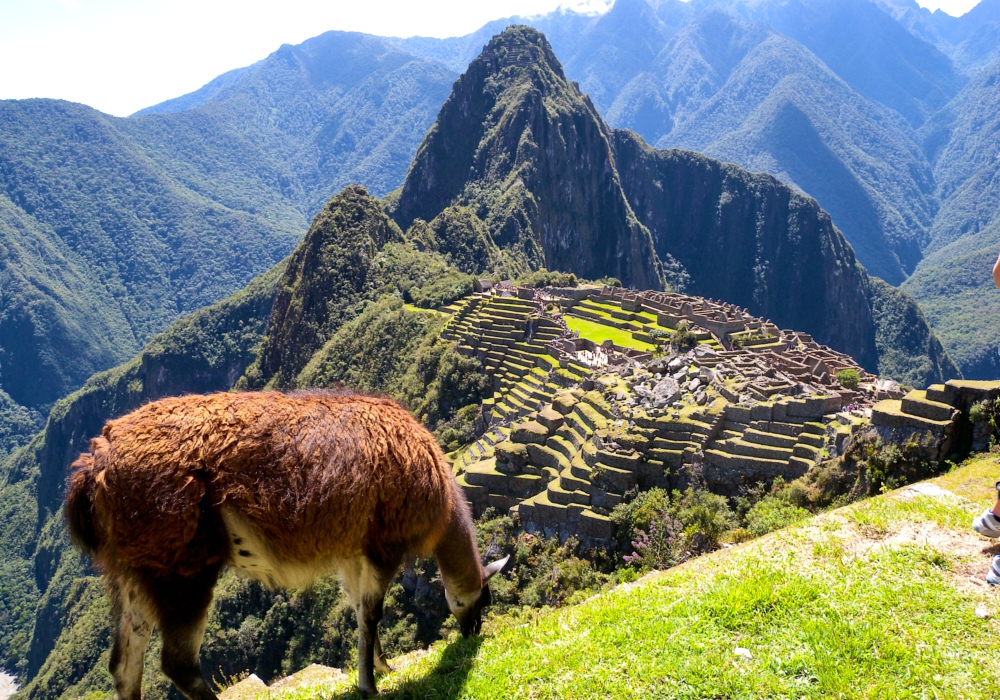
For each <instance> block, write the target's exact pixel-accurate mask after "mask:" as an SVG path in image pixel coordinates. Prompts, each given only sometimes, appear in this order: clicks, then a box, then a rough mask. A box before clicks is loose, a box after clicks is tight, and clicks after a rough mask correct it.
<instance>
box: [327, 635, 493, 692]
mask: <svg viewBox="0 0 1000 700" xmlns="http://www.w3.org/2000/svg"><path fill="white" fill-rule="evenodd" d="M483 639H484V638H483V637H482V636H476V637H470V638H468V639H459V640H457V641H455V642H452V643H451V644H449V645H448V646H447V647H446V648H445V650H444V653H442V654H441V658H440V660H439V661H438V663H437V666H435V667H434V668H433V669H432V670H431V671H430V672H428V673H426V674H424V675H422V676H420V677H419V678H413V679H410V680H407V681H404V682H403V683H401V684H399V685H398V686H397V687H396V688H394V689H392V690H388V689H385V690H382V689H380V695H379V697H381V698H395V699H397V700H403V699H410V698H412V699H414V700H416V699H418V698H419V699H420V700H423V699H425V698H426V699H427V700H451V699H452V698H457V697H458V696H459V695H460V694H461V693H462V689H463V688H464V687H465V682H466V680H467V679H468V676H469V671H471V670H472V666H473V663H474V662H475V658H476V654H478V653H479V647H480V646H481V645H482V643H483ZM380 685H381V683H380ZM363 697H365V696H363V695H362V694H361V693H360V692H358V690H357V686H354V687H352V689H351V691H350V692H344V693H338V694H336V695H331V696H330V700H354V699H355V698H363Z"/></svg>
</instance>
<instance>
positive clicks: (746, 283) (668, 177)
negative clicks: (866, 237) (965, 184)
mask: <svg viewBox="0 0 1000 700" xmlns="http://www.w3.org/2000/svg"><path fill="white" fill-rule="evenodd" d="M615 151H616V155H617V161H618V167H619V172H620V173H621V178H622V185H623V186H624V189H625V192H626V194H627V196H628V199H629V202H630V203H631V204H632V208H633V210H634V211H635V212H636V215H637V216H638V217H639V218H640V220H641V221H642V222H643V223H645V224H646V225H647V226H648V227H649V229H650V231H651V232H652V235H653V240H654V243H655V246H656V252H657V254H659V255H661V256H666V255H668V254H669V255H672V256H673V257H674V258H676V259H677V260H678V261H679V262H680V263H681V264H682V265H683V266H684V268H685V269H686V271H687V273H688V274H689V275H690V277H691V282H690V287H689V289H690V291H691V292H692V293H694V294H699V295H702V296H706V297H711V298H716V299H725V300H727V301H731V302H735V303H738V304H741V305H743V306H745V307H746V308H748V309H749V310H750V311H751V312H752V313H754V314H757V315H760V316H764V317H768V318H771V319H772V320H774V322H775V323H777V324H779V325H780V326H782V327H788V328H796V329H802V330H804V331H806V332H808V333H810V334H812V335H813V336H814V337H815V338H816V340H818V341H819V342H821V343H825V344H827V345H830V346H831V347H834V348H836V349H838V350H840V351H841V352H846V353H849V354H851V355H853V356H854V358H855V359H857V360H858V362H860V363H861V364H862V365H863V366H865V367H868V368H871V369H874V368H875V367H876V366H877V362H878V360H877V354H876V348H875V328H874V323H873V320H872V315H871V310H870V308H869V305H868V298H867V289H866V288H867V283H868V279H867V274H866V273H865V272H864V269H863V268H862V267H861V266H860V265H859V264H858V263H857V261H856V260H855V258H854V251H853V250H851V247H850V246H849V245H848V244H847V241H845V240H844V237H843V236H842V235H841V234H840V232H839V231H837V230H836V229H835V228H834V226H833V224H832V223H831V221H830V217H829V216H828V215H827V214H826V213H825V212H824V211H823V210H822V209H820V208H819V205H818V204H816V202H815V201H814V200H812V199H808V198H806V197H803V196H801V195H798V194H796V193H794V192H793V191H792V190H791V189H790V188H788V187H787V186H785V185H783V184H781V183H780V182H779V181H777V180H776V179H775V178H773V177H770V176H768V175H753V174H751V173H748V172H746V171H745V170H742V169H741V168H738V167H736V166H733V165H728V164H724V163H720V162H718V161H715V160H711V159H709V158H706V157H704V156H701V155H698V154H696V153H690V152H687V151H677V150H669V151H657V150H654V149H652V148H650V147H649V146H648V145H646V144H645V143H644V142H643V141H642V140H641V139H640V138H639V137H638V136H636V135H635V134H633V133H632V132H630V131H620V130H619V131H615Z"/></svg>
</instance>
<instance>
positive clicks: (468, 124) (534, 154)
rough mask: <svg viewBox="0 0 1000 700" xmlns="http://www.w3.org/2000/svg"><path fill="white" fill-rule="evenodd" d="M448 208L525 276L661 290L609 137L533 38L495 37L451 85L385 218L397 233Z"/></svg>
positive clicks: (519, 33) (523, 31)
mask: <svg viewBox="0 0 1000 700" xmlns="http://www.w3.org/2000/svg"><path fill="white" fill-rule="evenodd" d="M456 204H457V205H463V206H468V207H470V208H471V209H473V211H475V212H476V214H477V216H479V218H481V219H482V220H483V221H485V222H486V224H487V226H488V227H489V230H490V234H491V236H492V238H493V240H494V241H495V242H496V244H497V245H498V246H499V247H500V248H501V249H503V250H506V251H509V252H510V255H511V257H512V259H513V260H514V261H516V262H518V263H520V265H521V266H522V267H523V271H526V270H527V269H532V268H541V267H547V268H549V269H558V270H565V271H567V272H575V273H577V274H578V275H580V276H583V277H588V278H598V277H603V276H605V275H613V276H615V277H618V278H620V279H621V280H622V281H623V282H624V283H626V284H630V285H634V286H636V287H641V288H655V289H659V288H662V286H663V284H664V280H663V277H662V273H661V270H660V268H659V265H658V264H657V261H656V257H655V256H654V255H653V251H652V241H651V239H650V237H649V232H648V231H647V230H646V229H645V227H643V226H642V225H641V224H640V223H639V222H638V221H637V220H636V219H635V216H634V215H633V214H632V211H631V210H630V208H629V205H628V202H626V201H625V197H624V196H623V194H622V192H621V185H620V182H619V180H618V174H617V172H616V170H615V165H614V159H613V155H612V151H611V144H610V133H609V131H608V129H607V127H606V126H605V125H604V123H603V121H601V118H600V117H599V115H598V114H597V111H596V110H595V108H594V106H593V104H592V103H591V102H590V100H589V99H588V98H586V97H585V96H584V95H582V94H581V93H580V91H579V90H578V89H577V88H576V87H575V86H574V85H572V84H570V83H569V82H568V81H567V80H566V78H565V76H564V74H563V71H562V67H561V66H560V65H559V62H558V61H557V60H556V58H555V55H554V54H553V53H552V49H551V47H550V46H549V44H548V41H546V39H545V37H544V36H542V35H541V34H540V33H539V32H537V31H536V30H534V29H531V28H528V27H512V28H510V29H508V30H506V31H505V32H504V33H502V34H500V35H498V36H496V37H494V38H493V40H491V41H490V43H489V44H488V45H487V46H486V48H485V49H484V50H483V53H482V54H480V56H479V57H478V58H477V59H476V60H474V61H473V62H472V63H471V64H470V65H469V68H468V70H467V71H466V72H465V73H464V74H463V75H462V77H461V78H459V80H458V81H457V82H456V83H455V87H454V89H453V91H452V94H451V96H450V97H449V98H448V100H447V101H446V102H445V104H444V106H443V107H442V108H441V112H440V113H439V115H438V119H437V121H436V122H435V124H434V126H433V127H431V130H430V131H429V132H428V134H427V136H426V137H425V139H424V141H423V143H422V144H421V145H420V148H419V150H418V151H417V155H416V158H415V159H414V162H413V164H412V165H411V166H410V171H409V173H408V174H407V177H406V181H405V183H404V184H403V189H402V191H401V192H400V195H399V198H398V199H397V200H396V201H395V202H394V205H393V207H392V209H391V213H392V215H393V218H394V219H395V220H396V221H397V222H398V223H399V224H400V225H401V226H403V227H404V228H406V227H409V226H410V225H411V224H412V223H413V221H414V220H415V219H417V218H421V219H423V220H425V221H430V220H432V219H434V217H436V216H437V215H438V214H439V213H440V212H441V211H442V210H443V209H444V208H446V207H448V206H450V205H456Z"/></svg>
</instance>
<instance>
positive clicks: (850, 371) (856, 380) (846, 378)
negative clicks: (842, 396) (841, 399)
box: [837, 367, 861, 389]
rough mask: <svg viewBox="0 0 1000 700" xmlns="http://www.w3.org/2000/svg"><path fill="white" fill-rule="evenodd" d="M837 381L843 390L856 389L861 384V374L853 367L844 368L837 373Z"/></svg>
mask: <svg viewBox="0 0 1000 700" xmlns="http://www.w3.org/2000/svg"><path fill="white" fill-rule="evenodd" d="M837 381H838V382H840V385H841V386H842V387H844V388H845V389H857V388H858V385H859V384H861V374H860V373H859V372H858V370H856V369H854V368H853V367H846V368H844V369H842V370H840V371H839V372H837Z"/></svg>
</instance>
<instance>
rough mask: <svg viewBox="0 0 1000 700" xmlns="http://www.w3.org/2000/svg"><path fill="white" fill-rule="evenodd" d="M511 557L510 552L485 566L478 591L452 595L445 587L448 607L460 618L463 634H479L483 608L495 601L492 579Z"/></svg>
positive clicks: (457, 618)
mask: <svg viewBox="0 0 1000 700" xmlns="http://www.w3.org/2000/svg"><path fill="white" fill-rule="evenodd" d="M508 559H510V555H509V554H508V555H507V556H505V557H504V558H503V559H497V560H496V561H495V562H493V563H491V564H487V565H486V566H484V567H483V585H482V587H481V588H480V589H479V590H478V591H470V592H469V593H467V594H458V595H452V593H451V592H450V591H449V590H448V589H447V587H445V593H444V594H445V598H446V599H447V600H448V608H449V609H450V610H451V613H452V614H453V615H454V616H455V619H456V620H458V626H459V628H460V629H461V630H462V636H463V637H468V636H470V635H473V634H479V630H480V629H481V628H482V626H483V610H484V609H485V608H487V607H489V605H490V604H491V603H492V602H493V597H492V594H491V593H490V579H491V578H492V577H493V575H494V574H495V573H497V572H498V571H500V570H501V569H503V567H504V566H506V565H507V560H508Z"/></svg>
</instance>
